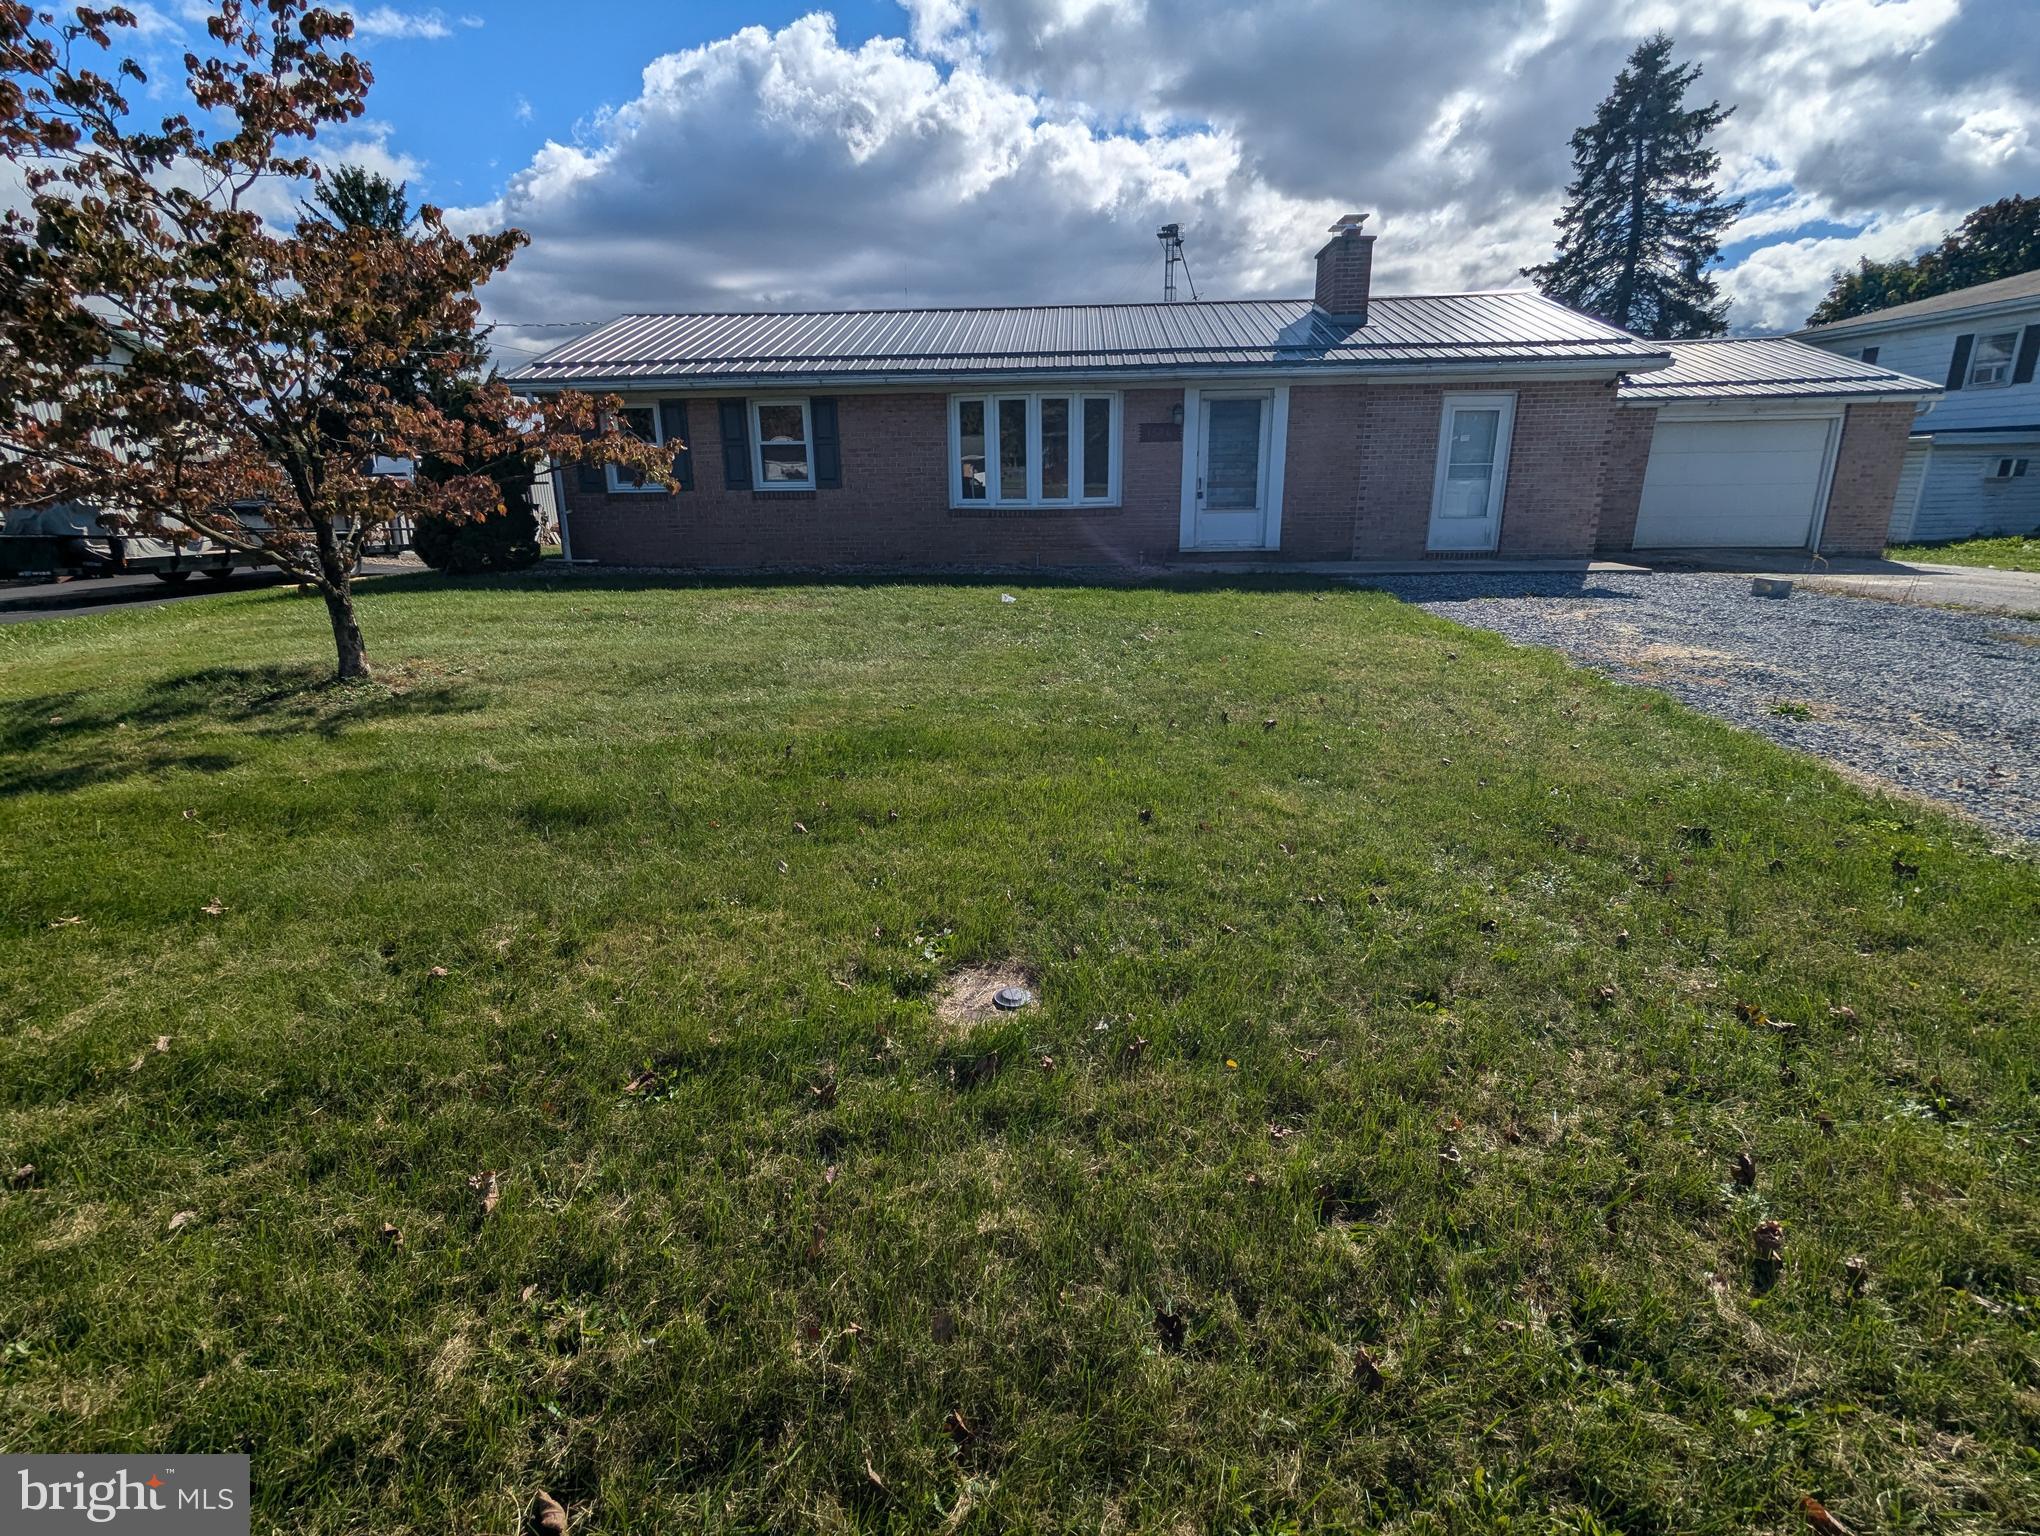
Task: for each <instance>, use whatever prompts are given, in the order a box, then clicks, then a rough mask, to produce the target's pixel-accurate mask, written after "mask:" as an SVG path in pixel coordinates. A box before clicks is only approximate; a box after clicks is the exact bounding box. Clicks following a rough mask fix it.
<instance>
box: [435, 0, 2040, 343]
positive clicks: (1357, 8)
mask: <svg viewBox="0 0 2040 1536" xmlns="http://www.w3.org/2000/svg"><path fill="white" fill-rule="evenodd" d="M903 5H904V13H903V15H902V23H903V25H902V28H901V30H902V32H903V34H904V35H903V36H900V37H880V38H876V39H874V40H872V41H869V42H866V43H863V44H860V45H857V46H854V47H853V46H847V45H845V44H844V43H843V42H842V41H841V39H840V38H839V37H838V36H837V34H836V30H835V27H834V24H833V22H832V21H831V20H830V19H829V18H828V17H827V16H825V15H811V16H807V17H804V18H802V19H800V20H798V21H795V22H793V23H792V24H790V25H788V26H786V27H784V28H781V29H780V30H778V31H770V30H767V29H765V28H762V27H750V28H745V29H744V30H742V31H740V32H737V33H735V34H734V35H732V36H729V37H726V38H722V39H719V40H717V41H715V42H711V43H709V44H707V45H705V46H702V47H698V48H691V49H687V50H683V51H680V52H676V53H671V54H667V55H665V56H662V57H659V58H656V59H653V60H650V61H648V62H647V64H646V66H645V68H644V71H643V76H642V80H641V83H640V88H639V90H638V93H637V94H636V95H635V96H633V97H632V98H630V99H629V100H627V101H624V102H622V103H620V104H617V105H615V106H613V107H610V108H606V109H603V110H601V111H599V112H597V113H595V114H594V115H593V116H592V117H590V118H589V119H588V120H587V121H586V122H584V123H583V124H582V125H581V126H580V128H579V129H578V131H576V132H575V133H574V134H573V135H571V136H567V137H563V138H561V139H556V140H555V141H553V142H549V143H547V144H546V145H545V146H544V147H543V148H542V149H540V150H539V151H538V153H537V154H536V155H534V156H533V157H532V159H531V160H530V162H529V163H528V164H526V165H525V166H523V167H522V168H521V169H519V170H518V171H516V172H515V173H514V174H513V175H512V176H511V177H510V179H509V180H508V182H507V183H506V185H505V187H504V190H503V192H502V194H501V196H500V197H499V198H497V199H496V200H494V201H493V202H491V203H489V204H486V205H483V206H478V207H473V208H469V209H465V210H462V211H461V217H462V218H463V219H464V220H466V221H467V222H468V223H470V224H472V225H474V226H477V227H479V226H482V225H491V224H502V223H513V224H516V225H519V226H521V227H523V228H525V229H527V230H528V231H529V232H530V233H531V235H532V237H533V245H532V248H531V249H530V250H528V251H527V252H525V253H524V254H523V255H522V256H521V257H520V258H519V260H518V262H517V264H516V265H515V266H514V267H513V268H512V270H511V272H510V273H509V274H508V275H507V276H506V277H504V278H503V279H501V280H499V282H498V283H497V284H495V285H493V287H492V290H491V294H490V303H491V307H492V309H493V310H494V311H495V312H496V313H498V314H503V315H508V316H512V317H515V318H530V319H544V318H573V319H581V318H588V317H591V316H597V315H603V314H607V313H610V312H613V311H615V310H618V309H623V308H695V307H716V308H747V307H758V306H773V307H789V306H813V307H843V306H857V305H896V304H904V303H969V302H978V303H1019V302H1035V301H1056V300H1069V301H1082V300H1107V299H1129V298H1151V297H1157V296H1159V290H1160V272H1161V266H1160V249H1159V246H1158V245H1157V243H1156V241H1155V238H1154V231H1155V228H1156V227H1157V225H1159V224H1161V223H1164V222H1172V221H1173V222H1179V223H1181V224H1182V225H1183V226H1184V229H1185V232H1186V235H1187V237H1188V242H1189V252H1190V260H1191V269H1192V272H1193V274H1194V275H1195V277H1196V280H1197V282H1198V285H1199V288H1200V290H1201V291H1202V292H1203V293H1205V294H1206V295H1207V296H1236V295H1265V294H1295V293H1303V292H1308V290H1309V258H1310V255H1311V252H1312V251H1313V250H1314V249H1315V246H1316V244H1317V243H1318V241H1320V240H1321V239H1322V238H1323V237H1324V229H1325V226H1326V225H1327V224H1328V223H1330V221H1331V219H1332V218H1333V217H1335V216H1336V215H1338V214H1340V213H1343V212H1347V211H1350V210H1357V211H1364V212H1369V213H1372V214H1373V215H1375V217H1374V220H1373V221H1372V223H1371V224H1370V226H1369V227H1370V228H1372V229H1375V230H1376V231H1378V233H1379V235H1380V243H1379V245H1378V246H1377V248H1376V270H1377V274H1378V276H1377V288H1378V289H1380V290H1381V291H1390V292H1393V291H1405V292H1407V291H1421V290H1456V289H1465V288H1480V287H1494V286H1504V285H1509V284H1514V283H1519V282H1520V281H1521V279H1519V278H1518V277H1517V275H1516V272H1517V269H1518V268H1519V267H1521V266H1523V265H1525V264H1528V263H1530V262H1534V261H1538V260H1542V259H1543V258H1544V257H1545V256H1547V255H1548V254H1549V251H1550V244H1551V238H1552V229H1551V221H1552V218H1553V217H1554V215H1555V214H1556V212H1557V210H1558V206H1559V203H1560V200H1561V198H1562V194H1563V189H1564V185H1565V182H1566V180H1567V178H1568V174H1569V170H1570V164H1569V156H1568V151H1567V147H1566V141H1567V138H1568V136H1569V135H1570V134H1571V132H1572V131H1573V129H1574V128H1575V127H1577V126H1578V125H1579V124H1580V123H1582V122H1584V121H1585V120H1587V118H1588V117H1590V116H1591V114H1592V112H1593V109H1594V106H1595V104H1596V102H1597V101H1598V100H1599V99H1600V98H1601V96H1602V95H1603V94H1605V92H1606V91H1607V89H1608V87H1609V84H1610V82H1611V81H1612V80H1613V78H1614V75H1615V72H1616V71H1617V69H1619V68H1620V66H1621V64H1622V61H1623V59H1624V57H1625V56H1626V54H1627V53H1628V51H1629V50H1630V49H1631V48H1632V47H1634V45H1635V44H1636V42H1637V41H1638V40H1639V39H1640V38H1642V37H1643V36H1645V35H1647V34H1648V33H1649V32H1651V31H1652V30H1654V29H1656V28H1657V27H1659V26H1664V27H1667V28H1668V29H1670V30H1671V31H1672V32H1673V34H1674V36H1675V37H1676V38H1677V40H1678V43H1679V51H1680V54H1681V56H1682V57H1686V58H1691V59H1693V60H1695V61H1697V62H1699V63H1700V64H1701V65H1702V66H1703V67H1704V68H1705V71H1706V74H1705V76H1704V78H1703V80H1702V81H1701V85H1700V92H1701V95H1702V99H1706V98H1709V97H1719V98H1720V99H1721V100H1722V101H1723V102H1724V103H1728V104H1732V105H1733V106H1735V108H1736V111H1735V114H1734V116H1733V117H1731V118H1730V120H1729V122H1728V123H1727V125H1726V126H1725V127H1724V129H1723V130H1722V132H1721V135H1720V138H1719V147H1720V148H1721V150H1722V153H1723V159H1724V181H1725V183H1726V185H1727V186H1728V188H1729V189H1730V190H1731V191H1733V192H1735V193H1738V194H1747V195H1749V196H1750V197H1751V199H1752V209H1751V213H1750V215H1749V217H1748V218H1747V219H1746V220H1745V222H1744V224H1743V225H1742V226H1741V227H1740V228H1739V229H1738V230H1736V231H1733V232H1732V233H1731V236H1730V239H1731V240H1732V241H1735V242H1739V244H1738V245H1737V251H1738V253H1739V254H1738V260H1737V261H1736V262H1735V263H1734V265H1733V266H1731V267H1730V268H1729V270H1728V271H1727V272H1726V273H1725V274H1724V286H1725V288H1726V290H1727V291H1728V292H1729V293H1730V294H1731V295H1732V296H1733V298H1734V300H1735V303H1736V308H1735V310H1734V311H1733V312H1732V319H1733V320H1734V322H1735V323H1736V324H1737V325H1738V326H1739V327H1740V328H1745V329H1750V328H1757V327H1782V326H1789V325H1794V324H1797V323H1798V322H1799V321H1800V320H1801V319H1803V318H1804V316H1805V313H1806V311H1807V310H1808V309H1809V308H1811V306H1812V305H1813V303H1814V302H1816V301H1817V300H1818V298H1819V296H1820V294H1821V293H1822V292H1823V291H1824V290H1825V288H1826V285H1827V278H1828V274H1829V273H1830V272H1831V271H1832V270H1833V269H1834V268H1836V267H1838V266H1841V265H1846V264H1849V263H1852V262H1853V261H1854V260H1855V259H1856V257H1857V256H1859V255H1864V254H1869V255H1876V256H1892V255H1901V254H1909V253H1911V252H1912V251H1914V250H1917V249H1919V248H1920V247H1921V246H1922V245H1924V244H1926V243H1929V242H1930V241H1931V240H1933V239H1935V238H1937V237H1938V235H1939V234H1940V232H1941V231H1942V230H1943V229H1944V228H1947V227H1949V226H1951V225H1953V224H1954V223H1955V222H1957V221H1959V219H1960V218H1961V216H1962V215H1963V214H1964V213H1966V212H1967V211H1969V210H1970V209H1971V208H1973V207H1976V206H1977V205H1979V204H1981V203H1984V202H1988V201H1992V200H1995V199H1996V198H1999V197H2003V196H2006V195H2008V194H2010V193H2012V192H2018V191H2032V190H2034V189H2035V188H2036V186H2040V132H2036V125H2040V83H2036V81H2035V79H2034V77H2033V74H2032V71H2031V69H2030V67H2028V62H2027V61H2030V60H2031V59H2032V58H2034V57H2036V56H2040V6H2033V5H2031V4H2029V3H2024V0H1967V3H1961V0H1717V3H1716V4H1714V5H1712V6H1709V7H1706V8H1704V9H1703V8H1697V7H1687V6H1679V5H1675V4H1673V3H1671V0H1616V3H1608V0H1375V3H1370V4H1368V5H1364V6H1362V5H1331V4H1326V3H1323V0H1256V3H1255V4H1253V5H1250V6H1249V5H1240V4H1238V3H1236V0H1127V3H1120V4H1113V3H1107V0H903ZM1475 40H1477V42H1478V45H1475ZM1751 241H1758V242H1763V243H1761V244H1760V245H1759V247H1758V248H1757V249H1755V250H1754V252H1752V253H1749V254H1740V253H1741V252H1742V249H1743V247H1744V246H1745V245H1747V244H1748V243H1749V242H1751Z"/></svg>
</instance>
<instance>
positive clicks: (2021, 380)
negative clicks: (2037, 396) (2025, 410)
mask: <svg viewBox="0 0 2040 1536" xmlns="http://www.w3.org/2000/svg"><path fill="white" fill-rule="evenodd" d="M2035 363H2040V325H2029V326H2027V327H2026V334H2025V335H2023V336H2021V337H2020V338H2019V360H2018V362H2017V363H2015V364H2014V365H2013V367H2012V382H2013V383H2014V384H2030V383H2032V382H2033V365H2034V364H2035Z"/></svg>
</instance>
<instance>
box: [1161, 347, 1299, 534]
mask: <svg viewBox="0 0 2040 1536" xmlns="http://www.w3.org/2000/svg"><path fill="white" fill-rule="evenodd" d="M1211 400H1259V401H1261V402H1262V407H1263V408H1262V412H1261V537H1260V542H1259V543H1257V544H1248V545H1233V544H1228V545H1223V546H1210V547H1211V548H1213V549H1221V548H1222V549H1231V550H1241V549H1245V550H1253V549H1271V550H1272V549H1280V548H1281V547H1282V497H1283V484H1284V480H1285V478H1286V474H1287V470H1288V458H1289V386H1288V385H1287V384H1270V385H1264V386H1262V387H1260V388H1258V389H1256V388H1251V387H1242V388H1236V389H1199V388H1196V387H1194V386H1193V387H1191V388H1187V389H1185V390H1184V391H1183V495H1182V504H1181V507H1180V509H1179V512H1178V517H1177V527H1176V542H1177V547H1178V548H1179V549H1182V550H1185V551H1194V550H1200V549H1203V548H1206V547H1207V546H1205V545H1203V544H1202V543H1200V542H1199V539H1198V514H1199V511H1200V510H1201V508H1200V498H1199V495H1198V486H1199V482H1200V480H1201V478H1202V474H1201V470H1202V460H1203V457H1204V407H1205V405H1206V404H1207V403H1208V402H1209V401H1211Z"/></svg>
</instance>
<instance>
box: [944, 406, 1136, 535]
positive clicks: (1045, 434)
mask: <svg viewBox="0 0 2040 1536" xmlns="http://www.w3.org/2000/svg"><path fill="white" fill-rule="evenodd" d="M1119 452H1120V448H1119V401H1118V397H1117V396H1116V395H1097V394H1082V393H1077V392H1073V391H1070V390H1001V391H987V392H986V393H984V394H982V395H958V396H955V397H953V398H952V399H951V401H950V403H949V463H950V472H949V500H950V505H952V506H955V507H970V506H992V507H1055V506H1081V505H1083V504H1085V503H1092V504H1103V503H1111V502H1116V501H1117V500H1118V499H1119Z"/></svg>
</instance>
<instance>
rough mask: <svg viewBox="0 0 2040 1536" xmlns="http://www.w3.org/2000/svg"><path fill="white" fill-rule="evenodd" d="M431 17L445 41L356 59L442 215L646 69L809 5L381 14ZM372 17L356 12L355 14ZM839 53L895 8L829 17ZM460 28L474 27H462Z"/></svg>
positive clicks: (565, 132) (869, 3)
mask: <svg viewBox="0 0 2040 1536" xmlns="http://www.w3.org/2000/svg"><path fill="white" fill-rule="evenodd" d="M382 8H383V9H400V10H402V11H403V12H404V13H405V14H407V15H410V16H413V17H418V18H427V19H429V18H431V17H433V16H435V15H436V16H437V17H438V18H439V21H440V24H441V25H443V26H444V27H445V28H447V35H446V36H444V37H429V36H410V37H404V36H385V37H374V38H366V39H363V40H362V41H361V42H360V43H358V44H357V48H358V50H359V51H360V52H362V53H363V54H364V55H365V56H366V57H367V58H368V59H369V61H370V63H371V65H372V66H373V68H374V70H375V88H374V91H373V93H372V95H371V98H370V99H371V102H372V109H371V110H372V111H373V112H374V114H375V116H376V117H378V118H381V119H384V120H386V121H388V122H389V123H390V124H391V125H392V126H393V127H394V128H395V129H396V130H397V131H396V134H395V135H394V142H395V144H396V145H397V146H398V147H399V148H400V149H401V151H402V152H403V153H405V154H407V155H409V156H411V157H413V158H415V159H416V160H418V161H419V162H421V164H422V165H423V167H424V170H423V172H422V174H420V175H419V176H418V177H417V181H418V183H419V185H418V188H417V190H418V191H419V193H420V194H421V195H425V196H430V197H432V198H434V199H436V200H438V201H440V202H443V203H461V202H477V201H481V200H483V199H486V198H491V197H494V196H496V194H497V193H498V192H499V191H501V189H502V184H503V182H504V180H505V179H506V178H507V177H508V175H509V174H510V173H511V172H512V171H515V170H517V169H520V168H521V167H523V166H524V165H525V164H527V163H528V162H529V161H530V159H531V157H532V156H533V155H534V154H536V153H537V152H538V150H539V148H540V147H541V146H542V145H543V144H544V143H545V141H546V139H547V138H548V137H553V138H563V137H571V136H572V135H573V133H574V131H575V128H576V125H578V124H581V123H582V122H584V121H585V120H586V119H587V118H588V117H589V116H590V115H591V114H592V113H594V112H596V111H598V110H599V109H600V108H602V107H603V106H605V105H613V104H616V103H619V102H624V101H628V100H629V99H630V98H631V97H633V96H635V95H636V94H637V92H638V86H639V82H640V78H641V76H642V75H643V73H644V67H645V65H646V64H647V63H649V62H650V61H651V60H653V59H655V58H657V57H659V56H660V55H661V54H665V53H671V52H673V51H674V50H676V49H681V48H692V47H696V46H699V45H700V44H703V43H707V42H711V41H713V40H714V39H716V38H719V37H727V36H729V35H730V34H731V33H733V32H736V31H737V30H738V29H740V28H742V27H746V26H765V27H767V28H770V29H772V30H774V31H777V30H778V29H779V28H781V27H783V26H785V25H786V24H787V23H788V22H790V21H793V20H794V19H796V18H797V17H800V16H803V15H805V14H806V13H807V12H809V11H811V10H813V9H814V8H815V7H814V6H813V5H800V4H793V3H787V4H777V5H773V4H759V3H749V4H739V3H734V0H680V3H665V4H661V3H656V0H655V3H651V4H635V5H613V4H599V3H585V4H575V3H572V0H567V3H554V4H546V3H541V0H485V3H473V4H468V5H460V4H458V3H456V4H455V5H453V6H451V7H440V8H435V7H430V6H411V7H382ZM372 9H375V7H363V10H364V11H368V10H372ZM829 9H830V10H831V11H832V12H833V14H834V15H835V17H836V21H837V29H838V34H839V36H840V37H841V38H842V39H843V40H844V41H845V42H846V43H852V44H854V43H861V42H863V41H864V40H865V39H867V38H870V37H874V36H878V35H880V34H881V33H882V32H884V31H885V30H886V29H887V27H891V28H892V29H893V30H895V31H897V30H898V27H899V23H900V18H901V14H902V13H901V11H900V8H899V6H898V5H896V4H894V3H892V0H861V3H858V0H853V3H848V4H835V5H832V6H831V7H829ZM463 16H466V17H469V18H473V19H478V20H480V21H481V22H482V25H481V26H479V27H473V26H463V25H462V24H461V20H460V18H461V17H463Z"/></svg>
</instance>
